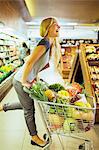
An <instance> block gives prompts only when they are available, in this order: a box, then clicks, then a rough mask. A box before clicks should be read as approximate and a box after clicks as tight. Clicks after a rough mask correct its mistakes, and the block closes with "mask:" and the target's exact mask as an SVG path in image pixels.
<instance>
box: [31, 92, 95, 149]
mask: <svg viewBox="0 0 99 150" xmlns="http://www.w3.org/2000/svg"><path fill="white" fill-rule="evenodd" d="M30 96H31V94H30ZM31 98H33V99H34V100H35V101H36V103H38V107H39V110H40V111H41V114H42V119H43V121H44V124H45V127H46V131H47V134H45V135H44V138H47V137H46V136H48V138H49V145H48V147H47V149H50V146H51V143H52V135H53V134H56V135H57V137H58V139H59V141H60V144H61V147H62V149H63V150H65V149H66V147H64V145H63V142H62V138H63V136H66V137H70V138H74V139H77V140H81V142H80V144H79V143H78V146H77V148H76V150H79V149H81V150H94V147H93V143H92V141H91V140H90V139H87V138H86V137H82V136H81V135H80V133H85V132H87V131H89V130H90V129H91V128H92V127H93V126H94V121H95V110H96V104H95V100H94V97H89V96H88V97H87V100H88V101H89V102H90V104H91V106H92V107H91V108H88V107H80V106H79V107H78V106H74V105H70V104H61V103H56V100H55V99H54V101H53V102H49V101H42V100H40V99H37V98H34V96H33V95H32V96H31Z"/></svg>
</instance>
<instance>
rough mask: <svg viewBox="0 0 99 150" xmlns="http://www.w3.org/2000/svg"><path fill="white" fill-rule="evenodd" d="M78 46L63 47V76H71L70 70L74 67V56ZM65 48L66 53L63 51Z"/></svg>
mask: <svg viewBox="0 0 99 150" xmlns="http://www.w3.org/2000/svg"><path fill="white" fill-rule="evenodd" d="M76 49H77V47H76V46H63V45H62V49H61V54H62V56H61V72H62V76H63V78H64V79H65V78H69V74H70V71H71V69H72V65H73V61H74V57H75V54H76ZM63 50H64V53H63Z"/></svg>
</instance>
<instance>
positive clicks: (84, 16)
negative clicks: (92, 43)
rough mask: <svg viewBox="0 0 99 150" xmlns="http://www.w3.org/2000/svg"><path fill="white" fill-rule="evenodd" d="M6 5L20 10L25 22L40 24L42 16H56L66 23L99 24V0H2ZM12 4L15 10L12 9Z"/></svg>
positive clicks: (1, 2) (12, 11) (0, 1)
mask: <svg viewBox="0 0 99 150" xmlns="http://www.w3.org/2000/svg"><path fill="white" fill-rule="evenodd" d="M4 5H5V6H6V7H8V8H9V11H11V13H14V12H15V11H16V10H17V11H19V12H20V15H21V16H22V17H23V19H24V20H25V22H30V21H33V22H36V23H37V24H39V22H40V20H41V17H48V16H55V17H57V18H60V20H61V21H62V20H63V23H64V24H65V23H68V22H76V23H85V24H92V23H95V24H96V25H97V24H98V25H99V0H0V6H1V7H3V6H4ZM10 6H11V8H12V7H13V10H10ZM5 13H6V12H5ZM61 18H62V19H61Z"/></svg>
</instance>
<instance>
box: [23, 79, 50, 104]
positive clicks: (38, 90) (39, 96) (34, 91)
mask: <svg viewBox="0 0 99 150" xmlns="http://www.w3.org/2000/svg"><path fill="white" fill-rule="evenodd" d="M47 88H48V87H47V85H46V84H45V83H44V82H41V81H39V82H36V83H35V84H33V86H32V88H30V89H28V88H26V87H24V88H23V89H24V91H25V92H26V93H28V94H29V96H30V97H31V98H32V99H36V100H41V101H48V98H47V96H46V95H45V93H44V91H45V90H46V89H47Z"/></svg>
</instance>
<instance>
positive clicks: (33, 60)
mask: <svg viewBox="0 0 99 150" xmlns="http://www.w3.org/2000/svg"><path fill="white" fill-rule="evenodd" d="M45 51H46V48H45V46H43V45H39V46H37V47H36V48H35V49H34V51H33V52H32V54H31V55H30V57H29V59H28V60H27V61H26V63H25V67H24V71H23V75H22V79H21V83H22V84H24V83H26V82H27V77H28V75H29V73H30V72H31V70H32V67H33V65H34V64H35V63H36V62H37V61H38V60H39V58H40V57H41V56H42V55H43V54H44V52H45Z"/></svg>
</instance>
